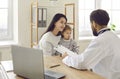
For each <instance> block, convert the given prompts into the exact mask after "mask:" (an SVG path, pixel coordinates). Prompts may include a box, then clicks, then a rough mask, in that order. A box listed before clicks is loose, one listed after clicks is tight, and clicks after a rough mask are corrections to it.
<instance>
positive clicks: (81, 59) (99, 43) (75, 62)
mask: <svg viewBox="0 0 120 79" xmlns="http://www.w3.org/2000/svg"><path fill="white" fill-rule="evenodd" d="M63 63H65V64H66V65H68V66H71V67H74V68H77V69H91V68H92V69H93V71H94V72H96V73H97V74H99V75H101V76H103V77H105V78H106V79H120V39H119V37H117V36H116V35H115V34H114V33H113V32H111V31H106V32H104V33H102V34H100V35H99V36H98V37H97V38H96V39H94V40H93V41H92V42H91V43H90V45H89V46H88V47H87V48H86V50H85V51H84V52H83V53H82V54H79V55H75V56H67V57H65V58H64V59H63Z"/></svg>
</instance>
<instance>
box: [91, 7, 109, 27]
mask: <svg viewBox="0 0 120 79" xmlns="http://www.w3.org/2000/svg"><path fill="white" fill-rule="evenodd" d="M109 20H110V18H109V15H108V13H107V12H106V11H105V10H102V9H97V10H94V11H93V12H92V13H91V14H90V21H91V22H92V21H95V22H96V23H97V24H99V25H101V26H103V25H107V24H108V22H109Z"/></svg>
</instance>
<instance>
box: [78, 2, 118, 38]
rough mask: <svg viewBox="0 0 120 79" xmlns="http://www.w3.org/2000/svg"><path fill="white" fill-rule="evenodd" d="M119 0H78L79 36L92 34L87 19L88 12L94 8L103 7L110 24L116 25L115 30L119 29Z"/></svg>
mask: <svg viewBox="0 0 120 79" xmlns="http://www.w3.org/2000/svg"><path fill="white" fill-rule="evenodd" d="M119 3H120V0H79V36H80V37H88V36H91V35H92V32H91V25H90V20H89V15H90V13H91V12H92V11H93V10H95V9H98V8H100V9H104V10H106V11H107V12H108V13H109V16H110V22H109V24H108V26H110V24H114V25H116V29H115V32H116V33H119V32H118V31H120V22H119V21H120V16H118V15H119V14H120V4H119Z"/></svg>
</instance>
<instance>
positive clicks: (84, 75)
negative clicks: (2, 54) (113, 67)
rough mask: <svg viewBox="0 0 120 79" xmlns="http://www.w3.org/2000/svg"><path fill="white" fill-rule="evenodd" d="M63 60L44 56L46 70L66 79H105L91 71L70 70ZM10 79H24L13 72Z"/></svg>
mask: <svg viewBox="0 0 120 79" xmlns="http://www.w3.org/2000/svg"><path fill="white" fill-rule="evenodd" d="M61 60H62V58H61V57H58V56H52V57H51V56H44V65H45V69H49V70H53V71H57V72H61V73H63V74H65V75H66V77H65V78H64V79H105V78H103V77H101V76H99V75H97V74H95V73H93V72H91V71H80V70H77V69H74V68H70V67H68V66H66V65H65V64H63V63H62V61H61ZM57 64H60V66H57V67H54V68H50V67H51V66H53V65H57ZM7 74H8V77H9V79H23V78H20V77H18V76H16V75H15V74H14V73H13V72H8V73H7Z"/></svg>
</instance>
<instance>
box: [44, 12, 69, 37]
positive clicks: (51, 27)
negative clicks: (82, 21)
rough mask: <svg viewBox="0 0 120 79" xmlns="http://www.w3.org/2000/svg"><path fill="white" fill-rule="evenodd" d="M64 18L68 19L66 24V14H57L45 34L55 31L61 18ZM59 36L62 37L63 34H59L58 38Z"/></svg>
mask: <svg viewBox="0 0 120 79" xmlns="http://www.w3.org/2000/svg"><path fill="white" fill-rule="evenodd" d="M62 17H63V18H65V19H66V22H67V18H66V16H65V15H64V14H61V13H57V14H56V15H55V16H54V17H53V19H52V21H51V23H50V25H49V26H48V29H47V30H46V32H45V33H47V32H49V31H53V30H54V28H55V23H56V22H57V21H58V20H59V19H60V18H62ZM58 35H61V32H59V33H58V34H57V36H58Z"/></svg>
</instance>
